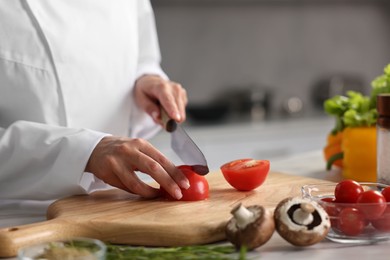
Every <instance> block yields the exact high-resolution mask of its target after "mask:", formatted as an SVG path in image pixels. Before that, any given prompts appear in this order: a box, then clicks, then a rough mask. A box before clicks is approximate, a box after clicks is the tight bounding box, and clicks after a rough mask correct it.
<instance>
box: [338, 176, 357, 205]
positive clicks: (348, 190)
mask: <svg viewBox="0 0 390 260" xmlns="http://www.w3.org/2000/svg"><path fill="white" fill-rule="evenodd" d="M363 191H364V189H363V187H362V186H361V185H360V183H358V182H356V181H354V180H343V181H341V182H339V183H337V185H336V187H335V190H334V196H335V198H336V202H342V203H355V202H356V201H357V199H358V197H359V195H360V193H362V192H363Z"/></svg>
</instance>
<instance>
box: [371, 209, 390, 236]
mask: <svg viewBox="0 0 390 260" xmlns="http://www.w3.org/2000/svg"><path fill="white" fill-rule="evenodd" d="M371 225H373V226H374V227H375V228H376V229H377V230H380V231H386V232H389V231H390V206H387V207H386V210H385V212H383V214H382V216H380V217H379V218H377V219H373V220H371Z"/></svg>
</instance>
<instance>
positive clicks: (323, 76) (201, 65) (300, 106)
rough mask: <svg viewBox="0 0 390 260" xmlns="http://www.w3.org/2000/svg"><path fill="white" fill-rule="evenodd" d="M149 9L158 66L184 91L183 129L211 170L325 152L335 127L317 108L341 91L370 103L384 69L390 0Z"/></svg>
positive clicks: (174, 4) (253, 1)
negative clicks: (367, 97)
mask: <svg viewBox="0 0 390 260" xmlns="http://www.w3.org/2000/svg"><path fill="white" fill-rule="evenodd" d="M152 5H153V8H154V12H155V15H156V24H157V30H158V34H159V42H160V47H161V53H162V66H163V68H164V70H165V71H166V72H167V74H168V75H169V76H170V78H172V79H174V80H175V81H177V82H180V83H181V84H182V85H183V86H184V87H185V88H186V90H187V92H188V96H189V98H190V99H189V105H188V121H187V123H186V124H187V125H188V126H187V129H188V131H189V132H190V134H191V135H192V136H193V138H194V139H195V141H196V142H197V143H198V145H199V146H201V148H202V150H204V152H205V153H206V154H207V156H208V158H210V159H209V161H212V162H211V163H214V165H213V166H214V167H217V166H218V165H220V163H222V162H223V161H227V160H229V159H237V157H261V158H281V157H283V158H286V156H290V157H291V156H293V155H295V154H298V153H302V152H308V151H312V150H316V149H317V150H318V149H320V148H322V145H324V144H325V138H326V134H327V133H328V132H329V131H330V129H331V128H332V127H333V121H332V120H330V119H329V118H328V117H326V116H325V115H324V112H323V106H322V105H323V101H324V100H325V99H326V98H328V97H331V96H334V95H336V94H344V93H345V91H346V90H356V91H360V92H363V93H365V94H368V93H369V92H370V88H371V86H370V83H371V81H372V80H373V79H374V78H375V77H376V76H378V75H380V74H382V72H383V68H384V66H385V65H386V64H388V63H390V47H389V46H390V1H387V0H386V1H385V0H152ZM253 122H257V123H256V124H253ZM303 126H304V127H303ZM229 133H230V134H229ZM233 133H236V134H233ZM158 138H159V137H157V139H155V141H156V140H157V141H156V145H157V146H159V145H160V149H164V148H165V146H163V143H164V142H166V139H164V138H162V139H158ZM165 138H166V137H165ZM227 140H229V141H227ZM234 140H236V141H234ZM159 141H160V142H159ZM226 143H229V146H230V147H226V145H225V144H226ZM218 144H220V146H218ZM224 145H225V146H224ZM167 149H168V148H167ZM166 152H168V150H166Z"/></svg>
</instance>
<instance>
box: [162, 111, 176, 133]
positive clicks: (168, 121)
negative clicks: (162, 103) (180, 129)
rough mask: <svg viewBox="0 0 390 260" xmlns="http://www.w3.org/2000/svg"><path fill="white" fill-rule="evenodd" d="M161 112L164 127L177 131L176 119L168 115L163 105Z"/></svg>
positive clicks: (170, 130)
mask: <svg viewBox="0 0 390 260" xmlns="http://www.w3.org/2000/svg"><path fill="white" fill-rule="evenodd" d="M160 112H161V121H162V123H163V127H164V129H165V130H166V131H167V132H169V133H171V132H173V131H175V130H176V127H177V123H176V121H175V120H173V119H172V118H170V117H169V116H168V114H167V111H165V109H164V108H163V107H161V109H160Z"/></svg>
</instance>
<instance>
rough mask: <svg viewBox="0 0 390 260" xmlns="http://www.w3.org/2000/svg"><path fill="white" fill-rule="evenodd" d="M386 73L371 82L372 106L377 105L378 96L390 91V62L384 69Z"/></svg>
mask: <svg viewBox="0 0 390 260" xmlns="http://www.w3.org/2000/svg"><path fill="white" fill-rule="evenodd" d="M383 72H384V74H383V75H380V76H378V77H377V78H376V79H374V80H373V81H372V82H371V86H372V90H371V106H372V107H376V96H377V95H378V94H381V93H390V64H388V65H387V66H386V67H385V68H384V70H383Z"/></svg>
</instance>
